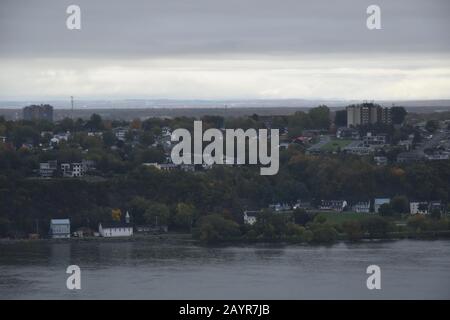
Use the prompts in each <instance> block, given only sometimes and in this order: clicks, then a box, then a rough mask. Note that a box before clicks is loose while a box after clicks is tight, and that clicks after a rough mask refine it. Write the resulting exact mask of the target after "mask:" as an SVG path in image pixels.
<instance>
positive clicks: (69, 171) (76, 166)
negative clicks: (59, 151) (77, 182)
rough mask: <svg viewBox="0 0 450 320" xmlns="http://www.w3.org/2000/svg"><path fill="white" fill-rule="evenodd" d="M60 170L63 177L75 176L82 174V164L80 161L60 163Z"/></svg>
mask: <svg viewBox="0 0 450 320" xmlns="http://www.w3.org/2000/svg"><path fill="white" fill-rule="evenodd" d="M61 171H62V174H63V177H69V178H75V177H82V176H83V165H82V163H80V162H74V163H62V164H61Z"/></svg>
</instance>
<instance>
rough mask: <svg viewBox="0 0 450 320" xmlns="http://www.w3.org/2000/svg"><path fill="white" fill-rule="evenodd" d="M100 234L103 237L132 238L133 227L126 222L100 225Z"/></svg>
mask: <svg viewBox="0 0 450 320" xmlns="http://www.w3.org/2000/svg"><path fill="white" fill-rule="evenodd" d="M98 232H99V234H100V236H101V237H105V238H110V237H131V236H132V235H133V226H132V225H131V224H128V223H124V222H110V223H99V225H98Z"/></svg>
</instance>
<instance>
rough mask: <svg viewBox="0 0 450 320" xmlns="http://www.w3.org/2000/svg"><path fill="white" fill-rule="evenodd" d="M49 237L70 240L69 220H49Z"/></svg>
mask: <svg viewBox="0 0 450 320" xmlns="http://www.w3.org/2000/svg"><path fill="white" fill-rule="evenodd" d="M50 236H51V237H52V238H53V239H69V238H70V220H69V219H51V220H50Z"/></svg>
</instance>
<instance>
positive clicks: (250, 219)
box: [244, 211, 259, 225]
mask: <svg viewBox="0 0 450 320" xmlns="http://www.w3.org/2000/svg"><path fill="white" fill-rule="evenodd" d="M258 213H259V211H244V223H245V224H248V225H254V224H255V223H256V216H257V215H258Z"/></svg>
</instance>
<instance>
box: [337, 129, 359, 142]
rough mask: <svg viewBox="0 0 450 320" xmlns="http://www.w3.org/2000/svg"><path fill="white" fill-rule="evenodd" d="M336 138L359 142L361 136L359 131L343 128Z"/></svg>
mask: <svg viewBox="0 0 450 320" xmlns="http://www.w3.org/2000/svg"><path fill="white" fill-rule="evenodd" d="M336 138H338V139H351V140H359V139H360V135H359V131H358V130H356V129H354V128H346V127H341V128H338V129H337V131H336Z"/></svg>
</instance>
